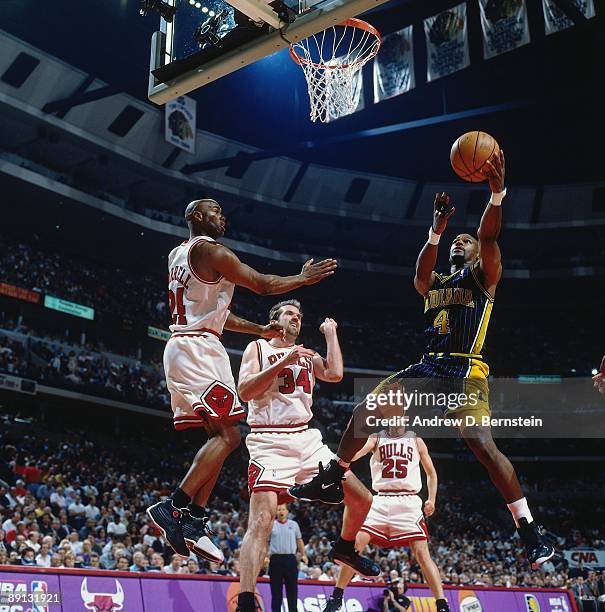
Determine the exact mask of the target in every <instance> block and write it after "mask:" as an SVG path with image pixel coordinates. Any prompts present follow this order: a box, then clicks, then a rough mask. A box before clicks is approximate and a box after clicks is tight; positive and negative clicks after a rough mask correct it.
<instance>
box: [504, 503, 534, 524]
mask: <svg viewBox="0 0 605 612" xmlns="http://www.w3.org/2000/svg"><path fill="white" fill-rule="evenodd" d="M506 505H507V506H508V509H509V510H510V513H511V514H512V515H513V519H514V521H515V525H516V526H517V527H519V519H522V518H525V519H527V522H528V523H531V522H532V521H533V520H534V518H533V516H532V515H531V512H530V511H529V506H528V505H527V499H525V497H522V498H521V499H518V500H517V501H515V502H513V503H512V504H506Z"/></svg>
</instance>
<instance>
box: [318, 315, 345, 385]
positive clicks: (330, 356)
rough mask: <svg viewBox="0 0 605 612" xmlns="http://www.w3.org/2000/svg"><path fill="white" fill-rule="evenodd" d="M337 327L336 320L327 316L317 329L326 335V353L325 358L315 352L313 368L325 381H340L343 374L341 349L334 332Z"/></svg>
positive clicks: (320, 378)
mask: <svg viewBox="0 0 605 612" xmlns="http://www.w3.org/2000/svg"><path fill="white" fill-rule="evenodd" d="M337 327H338V324H337V323H336V321H335V320H334V319H329V318H326V320H325V321H324V322H323V323H322V324H321V325H320V326H319V331H320V332H321V333H322V334H324V336H325V337H326V347H327V354H326V358H325V359H324V358H323V357H322V356H321V355H317V354H316V355H315V357H313V370H314V371H315V376H316V377H317V378H319V380H325V381H326V382H340V381H341V380H342V377H343V374H344V365H343V360H342V351H341V350H340V344H339V343H338V335H337V333H336V328H337Z"/></svg>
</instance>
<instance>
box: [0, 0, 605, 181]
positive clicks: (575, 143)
mask: <svg viewBox="0 0 605 612" xmlns="http://www.w3.org/2000/svg"><path fill="white" fill-rule="evenodd" d="M453 4H455V2H451V1H450V2H443V1H440V0H435V1H427V2H420V1H415V0H410V1H402V0H399V1H398V0H393V1H392V2H390V3H387V4H385V5H383V6H382V7H379V8H378V9H375V10H374V11H372V12H371V13H370V14H369V15H368V16H367V17H366V18H367V19H368V20H369V21H371V22H372V23H373V24H374V25H376V26H377V27H378V28H379V29H381V30H382V32H383V33H388V32H390V31H394V30H396V29H398V28H400V27H403V26H405V25H408V24H416V25H417V28H416V29H417V30H419V31H420V28H421V25H422V20H423V19H424V18H425V17H427V16H430V15H432V14H435V13H437V12H439V11H440V10H442V9H445V8H448V7H450V6H452V5H453ZM474 4H476V3H473V2H472V1H471V2H469V44H470V54H471V66H470V67H469V68H467V69H465V70H462V71H460V72H458V73H456V74H454V75H451V76H449V77H445V78H442V79H439V80H437V81H434V82H433V83H428V84H427V83H419V85H418V86H417V88H416V89H415V90H413V91H411V92H409V93H407V94H404V95H402V96H399V97H397V98H394V99H392V100H389V101H386V102H382V103H381V104H377V105H370V106H369V108H366V110H364V111H362V112H359V113H356V114H355V115H353V116H351V117H347V118H344V119H341V120H339V121H336V122H334V123H332V124H329V125H313V124H311V123H310V122H309V121H308V118H307V104H308V102H307V99H306V89H305V84H304V81H303V79H302V76H301V75H300V74H299V73H298V68H297V67H296V66H294V65H293V63H292V62H291V61H290V59H289V58H288V57H287V54H286V53H285V52H282V53H279V54H277V55H275V56H272V57H271V58H269V59H267V60H265V61H263V62H260V63H258V64H256V65H253V66H251V67H249V68H246V69H244V70H241V71H239V72H237V73H235V74H233V75H231V76H228V77H225V78H224V79H221V80H219V81H217V82H215V83H213V84H211V85H209V86H207V87H205V88H204V89H202V90H200V91H198V92H196V93H195V97H196V99H197V100H198V127H200V128H201V129H204V130H208V131H211V132H215V133H217V134H221V135H224V136H227V137H230V138H234V139H237V140H239V141H240V142H245V143H249V144H251V145H254V146H258V147H262V148H265V149H269V150H272V151H273V150H274V151H275V152H276V153H279V154H286V155H288V156H291V157H295V158H299V159H301V160H304V161H313V162H316V163H322V164H329V165H335V166H339V167H345V168H352V169H356V170H365V171H371V172H378V173H383V174H390V175H393V176H400V177H405V178H411V179H421V180H422V179H433V180H434V179H438V180H439V179H444V180H445V179H447V180H451V178H452V175H451V170H450V168H449V157H448V153H449V147H450V144H451V142H452V141H453V140H454V139H455V137H456V136H457V135H458V134H460V133H461V132H463V131H466V130H468V129H477V128H478V129H482V130H485V131H489V132H491V133H493V134H494V135H495V136H496V137H497V138H498V139H499V140H500V142H501V144H502V146H503V148H504V149H505V151H506V153H507V156H508V161H509V174H510V175H511V176H514V180H515V182H518V183H534V184H535V183H540V182H550V183H555V182H576V181H591V180H598V179H602V178H603V177H604V176H605V173H604V172H603V168H602V159H603V155H602V151H601V149H602V144H601V143H602V142H603V136H605V129H604V125H603V124H604V122H603V119H602V100H601V98H600V96H599V94H598V92H599V80H600V74H601V72H602V66H601V61H602V60H601V56H602V54H601V52H600V50H601V49H602V48H603V43H604V42H605V27H604V23H605V2H603V0H595V6H596V11H597V17H595V18H594V19H591V20H588V21H587V22H585V23H582V24H579V25H577V26H575V27H573V28H570V29H569V30H566V31H563V32H560V33H558V34H556V35H552V36H545V35H544V32H543V28H542V27H541V25H542V21H541V19H542V17H541V2H538V0H527V6H528V16H529V24H530V33H531V39H532V40H531V43H530V44H529V45H526V46H525V47H522V48H520V49H517V50H515V51H512V52H509V53H507V54H504V55H502V56H499V57H496V58H494V59H491V60H488V61H484V60H482V59H481V57H482V49H481V40H480V32H479V31H477V30H478V18H477V15H474V17H473V14H472V11H473V10H475V11H477V10H478V9H476V7H475V8H472V7H473V5H474ZM0 27H1V28H3V29H5V30H7V31H8V32H10V33H12V34H14V35H16V36H18V37H20V38H22V39H24V40H26V41H27V42H29V43H31V44H33V45H35V46H36V47H38V48H40V49H42V50H44V51H47V52H49V53H51V54H53V55H55V56H57V57H59V58H61V59H63V60H64V61H66V62H68V63H70V64H73V65H74V66H76V67H78V68H80V69H82V70H85V71H86V72H88V73H89V74H91V75H92V76H94V77H98V78H100V79H102V80H104V81H106V82H108V83H109V84H111V85H114V86H115V87H116V88H118V90H121V91H126V92H128V93H131V94H133V95H135V96H136V97H138V98H139V99H145V98H146V89H147V70H148V65H149V39H150V36H151V33H152V32H153V31H154V30H155V29H156V27H157V19H156V18H155V17H154V16H149V17H146V18H142V17H140V16H139V14H138V2H137V1H135V0H110V1H107V2H102V3H99V2H96V1H95V0H81V1H80V2H78V3H73V2H70V1H69V0H55V1H53V2H44V3H40V2H38V1H37V0H5V2H3V10H2V19H1V21H0ZM421 55H422V54H419V56H421ZM418 61H419V60H418V59H417V66H416V68H417V72H418V68H422V67H423V66H422V59H421V60H420V66H419V65H418ZM420 80H422V77H420ZM502 104H505V105H510V106H511V109H510V110H507V111H500V112H495V113H487V114H482V115H480V116H476V117H472V118H468V119H464V120H458V121H447V122H444V123H441V124H438V125H432V126H425V127H419V128H414V129H405V126H404V127H401V126H400V124H405V123H407V122H410V121H414V120H417V119H424V118H430V117H435V116H439V115H442V114H449V113H456V112H459V111H465V110H472V109H480V108H483V107H487V106H493V105H502ZM385 126H389V130H390V131H389V133H386V134H383V135H378V136H377V135H371V134H368V132H367V131H368V130H373V129H375V128H380V127H385ZM301 143H305V144H304V146H301Z"/></svg>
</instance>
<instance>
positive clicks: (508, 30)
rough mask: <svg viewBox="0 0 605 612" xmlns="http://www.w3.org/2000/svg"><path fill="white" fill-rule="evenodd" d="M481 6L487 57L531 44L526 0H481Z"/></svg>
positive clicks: (484, 46) (484, 55)
mask: <svg viewBox="0 0 605 612" xmlns="http://www.w3.org/2000/svg"><path fill="white" fill-rule="evenodd" d="M479 7H480V9H481V29H482V30H483V57H484V58H485V59H489V58H490V57H495V56H496V55H501V54H502V53H506V52H507V51H512V50H513V49H517V48H519V47H522V46H523V45H527V44H529V25H528V23H527V7H526V6H525V0H479Z"/></svg>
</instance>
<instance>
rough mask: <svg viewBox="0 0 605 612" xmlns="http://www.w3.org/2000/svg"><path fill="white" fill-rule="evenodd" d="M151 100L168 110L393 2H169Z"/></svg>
mask: <svg viewBox="0 0 605 612" xmlns="http://www.w3.org/2000/svg"><path fill="white" fill-rule="evenodd" d="M166 1H167V3H168V4H170V5H172V6H174V7H175V8H176V13H175V16H174V18H173V20H172V22H170V23H168V22H166V21H165V20H164V19H160V30H159V31H157V32H155V33H154V34H153V36H152V39H151V58H150V67H149V89H148V97H149V99H150V100H151V101H152V102H154V103H156V104H165V103H166V102H169V101H170V100H174V99H175V98H177V97H179V96H182V95H185V94H187V93H189V92H190V91H193V90H194V89H197V88H199V87H202V86H204V85H207V84H208V83H211V82H212V81H215V80H216V79H220V78H221V77H223V76H225V75H227V74H230V73H232V72H235V71H236V70H238V69H240V68H243V67H244V66H248V65H249V64H252V63H254V62H256V61H258V60H261V59H263V58H264V57H267V56H269V55H271V54H273V53H275V52H276V51H279V50H281V49H285V48H287V47H289V46H290V44H292V43H295V42H298V41H300V40H303V39H305V38H308V37H309V36H312V35H313V34H317V33H318V32H321V31H322V30H325V29H326V28H328V27H330V26H332V25H334V24H337V23H340V22H341V21H344V20H345V19H348V18H349V17H354V16H356V15H359V14H361V13H363V12H365V11H367V10H369V9H371V8H372V7H374V6H378V5H380V4H383V3H384V2H386V1H387V0H285V1H282V0H229V3H226V2H225V1H224V0H166Z"/></svg>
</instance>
